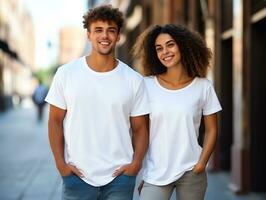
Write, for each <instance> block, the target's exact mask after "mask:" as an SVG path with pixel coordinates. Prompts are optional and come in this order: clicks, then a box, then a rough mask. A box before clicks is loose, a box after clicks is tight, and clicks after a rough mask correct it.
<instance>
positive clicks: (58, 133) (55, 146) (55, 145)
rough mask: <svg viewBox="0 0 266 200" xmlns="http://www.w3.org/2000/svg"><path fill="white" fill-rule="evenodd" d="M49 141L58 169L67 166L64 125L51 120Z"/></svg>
mask: <svg viewBox="0 0 266 200" xmlns="http://www.w3.org/2000/svg"><path fill="white" fill-rule="evenodd" d="M48 130H49V141H50V146H51V149H52V152H53V155H54V159H55V163H56V166H57V168H60V166H62V165H64V164H65V159H64V134H63V123H62V122H56V121H52V120H49V123H48Z"/></svg>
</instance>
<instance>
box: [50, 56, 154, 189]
mask: <svg viewBox="0 0 266 200" xmlns="http://www.w3.org/2000/svg"><path fill="white" fill-rule="evenodd" d="M46 101H47V102H48V103H50V104H52V105H54V106H56V107H58V108H61V109H64V110H67V112H66V116H65V119H64V137H65V160H66V162H67V163H70V164H73V165H75V166H76V167H77V168H78V169H80V170H81V171H82V173H83V175H84V176H85V177H84V178H82V179H83V180H84V181H85V182H87V183H88V184H90V185H93V186H102V185H105V184H107V183H109V182H111V181H112V180H113V179H114V177H113V176H112V174H113V173H114V171H115V170H116V169H117V168H119V167H120V166H122V165H125V164H129V163H131V162H132V156H133V148H132V143H131V133H130V116H131V117H134V116H140V115H145V114H148V113H149V105H148V100H147V94H146V90H145V84H144V81H143V78H142V76H141V75H139V74H138V73H137V72H135V71H134V70H133V69H131V68H130V67H128V66H127V65H126V64H124V63H123V62H121V61H118V65H117V66H116V68H114V69H113V70H112V71H109V72H96V71H93V70H92V69H91V68H90V67H89V66H88V65H87V63H86V59H85V57H82V58H79V59H77V60H74V61H72V62H70V63H68V64H65V65H63V66H62V67H59V68H58V70H57V72H56V74H55V77H54V80H53V83H52V85H51V88H50V90H49V93H48V95H47V97H46ZM55 134H56V133H55Z"/></svg>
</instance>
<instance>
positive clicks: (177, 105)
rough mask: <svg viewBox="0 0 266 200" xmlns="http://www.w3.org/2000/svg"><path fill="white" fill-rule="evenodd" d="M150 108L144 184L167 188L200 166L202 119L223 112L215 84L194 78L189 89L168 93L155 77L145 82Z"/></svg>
mask: <svg viewBox="0 0 266 200" xmlns="http://www.w3.org/2000/svg"><path fill="white" fill-rule="evenodd" d="M145 84H146V87H147V91H148V97H149V102H150V107H151V113H150V145H149V150H148V153H147V155H146V159H145V165H144V169H143V179H144V181H145V182H147V183H150V184H155V185H166V184H169V183H172V182H174V181H176V180H178V179H179V178H180V177H181V176H182V175H183V174H184V173H185V172H186V171H188V170H191V169H192V168H193V166H194V165H195V164H196V163H197V162H198V160H199V157H200V154H201V150H202V148H201V147H200V145H199V144H198V141H197V138H198V135H199V126H200V122H201V117H202V115H210V114H213V113H216V112H218V111H220V110H221V106H220V103H219V101H218V99H217V96H216V93H215V91H214V88H213V86H212V83H211V82H210V81H209V80H207V79H206V78H197V77H196V78H195V79H194V80H193V81H192V82H191V83H190V84H189V85H187V86H186V87H184V88H182V89H178V90H169V89H166V88H164V87H162V86H161V85H160V83H159V82H158V80H157V78H156V77H154V76H151V77H147V78H145Z"/></svg>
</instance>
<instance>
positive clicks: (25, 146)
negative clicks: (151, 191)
mask: <svg viewBox="0 0 266 200" xmlns="http://www.w3.org/2000/svg"><path fill="white" fill-rule="evenodd" d="M36 116H37V113H36V110H35V109H34V107H33V105H32V103H31V102H30V100H29V101H28V100H26V101H25V103H23V106H22V107H21V108H17V109H13V110H10V111H8V112H6V113H5V114H2V115H1V116H0V130H1V134H0V163H1V165H0V180H1V181H0V199H1V200H37V199H38V200H59V199H61V184H62V179H61V177H60V175H59V174H58V172H57V170H56V168H55V164H54V160H53V158H52V153H51V151H50V147H49V143H48V135H47V110H46V111H45V117H44V119H43V121H42V122H39V121H37V117H36ZM139 182H140V177H138V178H137V183H136V185H138V183H139ZM208 182H209V183H208V185H209V186H208V190H207V194H206V200H214V199H215V200H265V199H266V193H265V194H256V193H250V194H249V195H241V196H237V195H234V194H233V193H232V192H230V190H229V188H228V182H229V174H228V173H224V172H219V173H208ZM138 199H139V196H138V193H137V191H135V194H134V200H138ZM171 200H175V197H174V196H173V197H172V199H171Z"/></svg>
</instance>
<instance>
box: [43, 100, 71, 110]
mask: <svg viewBox="0 0 266 200" xmlns="http://www.w3.org/2000/svg"><path fill="white" fill-rule="evenodd" d="M45 101H46V102H47V103H49V104H51V105H53V106H55V107H58V108H61V109H63V110H66V107H65V106H64V105H62V104H60V103H56V102H54V101H51V100H50V99H45Z"/></svg>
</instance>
